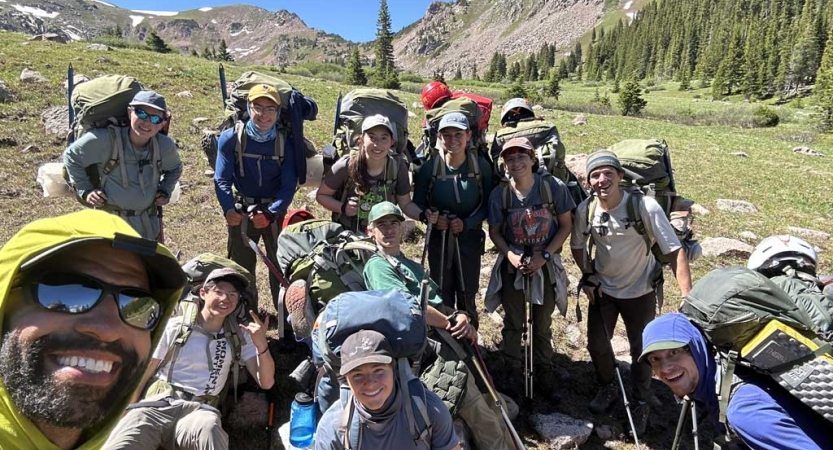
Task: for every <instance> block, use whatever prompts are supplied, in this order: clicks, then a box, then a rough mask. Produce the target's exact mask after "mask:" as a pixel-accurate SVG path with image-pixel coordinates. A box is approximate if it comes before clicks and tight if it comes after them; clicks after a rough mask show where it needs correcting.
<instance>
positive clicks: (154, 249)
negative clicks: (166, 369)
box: [0, 209, 185, 450]
mask: <svg viewBox="0 0 833 450" xmlns="http://www.w3.org/2000/svg"><path fill="white" fill-rule="evenodd" d="M116 233H120V234H122V235H126V236H129V237H127V238H126V237H124V236H119V237H117V235H116ZM138 238H139V235H138V234H137V233H136V231H134V230H133V228H131V227H130V225H128V224H127V222H125V221H123V220H122V219H120V218H119V217H117V216H113V215H110V214H107V213H105V212H103V211H98V210H92V209H87V210H83V211H79V212H76V213H72V214H67V215H64V216H60V217H55V218H48V219H41V220H36V221H34V222H32V223H30V224H28V225H26V226H25V227H23V228H22V229H21V230H20V231H19V232H18V233H17V234H16V235H15V236H14V237H12V238H11V239H10V240H9V241H8V242H7V243H6V245H4V246H3V248H2V249H0V328H2V323H3V318H4V316H5V308H6V299H7V297H8V294H9V290H10V287H11V286H12V284H13V282H14V281H15V280H16V279H17V278H18V274H19V273H20V271H21V267H26V266H28V265H30V264H32V263H33V262H34V261H36V260H37V261H39V260H40V258H43V257H44V256H45V255H46V254H47V253H49V254H52V252H57V251H59V250H62V249H63V248H65V247H69V246H72V245H75V244H78V243H81V242H92V241H106V242H114V246H118V247H119V248H126V249H128V250H131V251H133V252H134V253H136V254H137V255H138V256H139V257H141V258H142V259H143V260H144V262H145V266H146V267H147V270H148V273H149V274H150V277H151V280H152V284H151V286H152V292H153V294H154V296H155V297H156V298H157V299H159V300H160V301H162V302H163V305H164V312H163V314H162V318H161V320H160V321H159V324H157V325H156V328H155V329H154V330H153V331H152V332H151V337H152V346H151V348H155V347H156V344H157V343H158V342H159V339H160V338H161V336H162V332H163V331H164V330H165V324H166V323H167V322H168V318H169V317H170V316H171V313H172V312H173V310H174V307H175V306H176V303H177V300H179V298H180V295H181V294H182V289H183V287H184V285H185V277H184V274H183V273H182V270H181V269H180V267H179V263H178V262H177V260H176V258H175V257H174V256H173V255H172V254H171V252H170V251H169V250H168V249H167V248H165V247H164V246H162V245H161V244H159V245H156V244H155V242H153V243H151V241H146V240H145V241H143V242H138V241H137V239H138ZM125 243H132V245H129V246H128V247H124V246H123V245H122V244H125ZM5 332H6V330H2V329H0V336H2V334H3V333H5ZM149 361H150V355H147V361H146V364H147V362H149ZM139 373H144V369H142V370H141V371H140V372H139ZM139 381H140V380H138V379H137V380H136V383H135V384H134V385H133V386H129V387H126V388H127V391H121V392H119V394H122V395H124V405H123V407H122V408H121V409H119V410H118V413H116V414H114V415H113V417H110V418H109V420H108V421H107V422H106V423H105V424H104V425H103V426H102V427H101V428H99V429H97V430H87V431H86V432H85V433H84V435H83V436H82V438H81V441H79V442H78V443H77V444H76V447H75V448H76V449H77V450H93V449H99V448H101V446H102V445H103V444H104V441H105V440H106V439H107V436H108V435H109V434H110V430H111V429H112V428H113V427H114V426H115V425H116V422H118V420H119V418H120V416H121V412H123V411H124V407H126V406H127V403H128V401H129V400H130V397H131V395H130V394H131V393H132V392H133V391H134V390H135V389H136V388H137V386H136V385H137V384H138V383H139ZM0 449H3V450H58V447H57V446H56V445H55V444H53V443H52V442H51V441H50V440H49V439H47V438H46V437H45V436H44V435H43V434H42V433H41V432H40V430H39V429H38V428H37V427H36V426H35V424H34V423H32V421H30V420H29V419H28V418H27V417H25V416H23V415H22V414H21V413H20V412H19V411H18V410H17V407H16V406H15V404H14V403H13V402H12V400H11V397H10V396H9V393H8V391H7V390H6V387H5V386H4V385H3V383H2V382H0Z"/></svg>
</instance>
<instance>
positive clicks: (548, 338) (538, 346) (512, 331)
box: [500, 259, 555, 368]
mask: <svg viewBox="0 0 833 450" xmlns="http://www.w3.org/2000/svg"><path fill="white" fill-rule="evenodd" d="M515 270H516V269H515V268H514V267H512V263H510V262H509V260H508V259H506V260H504V263H503V265H502V266H501V268H500V276H501V277H503V289H502V290H501V293H500V304H501V305H503V312H504V317H503V329H502V330H501V334H502V335H503V344H502V345H501V351H503V353H504V354H506V355H507V356H509V357H511V358H514V359H522V358H523V355H522V354H521V337H522V334H523V326H524V320H525V317H524V316H525V315H524V303H525V302H526V299H525V297H524V291H523V290H519V289H515V287H514V285H513V283H512V281H511V280H514V279H515ZM542 272H543V275H544V286H550V285H551V282H550V276H549V273H548V271H546V270H543V271H542ZM527 307H532V312H531V314H532V321H533V327H532V334H531V337H530V338H531V339H532V350H533V355H532V360H533V362H534V364H535V365H541V366H544V367H547V368H550V367H551V365H552V355H553V350H552V314H553V312H555V292H554V291H553V290H552V289H544V304H543V305H532V304H528V305H527Z"/></svg>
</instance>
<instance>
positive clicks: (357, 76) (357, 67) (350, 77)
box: [344, 47, 367, 86]
mask: <svg viewBox="0 0 833 450" xmlns="http://www.w3.org/2000/svg"><path fill="white" fill-rule="evenodd" d="M344 82H345V83H347V84H355V85H357V86H366V85H367V75H365V73H364V69H363V68H362V61H361V57H360V56H359V48H358V47H353V51H352V52H351V53H350V61H349V62H348V63H347V77H346V78H345V80H344Z"/></svg>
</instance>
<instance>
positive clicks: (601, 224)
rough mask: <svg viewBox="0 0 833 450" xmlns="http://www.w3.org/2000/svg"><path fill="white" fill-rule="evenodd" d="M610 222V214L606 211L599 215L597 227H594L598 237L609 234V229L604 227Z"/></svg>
mask: <svg viewBox="0 0 833 450" xmlns="http://www.w3.org/2000/svg"><path fill="white" fill-rule="evenodd" d="M609 220H610V214H608V212H607V211H605V212H602V213H601V214H599V225H598V226H596V227H595V228H596V232H597V233H599V236H607V234H608V233H610V228H608V227H607V225H605V224H606V223H607V222H608V221H609Z"/></svg>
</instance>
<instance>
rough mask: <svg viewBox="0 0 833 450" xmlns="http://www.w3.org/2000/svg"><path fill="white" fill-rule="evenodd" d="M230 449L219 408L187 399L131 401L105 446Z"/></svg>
mask: <svg viewBox="0 0 833 450" xmlns="http://www.w3.org/2000/svg"><path fill="white" fill-rule="evenodd" d="M158 448H163V449H165V450H227V449H228V434H226V432H225V431H223V424H222V422H221V418H220V411H218V410H217V409H215V408H214V407H212V406H208V405H205V404H202V403H198V402H190V401H186V400H174V399H170V398H168V399H164V400H159V401H144V402H139V403H135V404H133V405H130V406H129V407H128V409H127V413H126V414H125V415H124V416H123V417H122V418H121V420H120V421H119V423H118V424H117V425H116V428H115V429H113V432H112V433H110V437H108V438H107V442H105V443H104V446H103V447H102V450H121V449H130V450H156V449H158Z"/></svg>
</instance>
